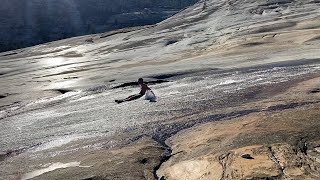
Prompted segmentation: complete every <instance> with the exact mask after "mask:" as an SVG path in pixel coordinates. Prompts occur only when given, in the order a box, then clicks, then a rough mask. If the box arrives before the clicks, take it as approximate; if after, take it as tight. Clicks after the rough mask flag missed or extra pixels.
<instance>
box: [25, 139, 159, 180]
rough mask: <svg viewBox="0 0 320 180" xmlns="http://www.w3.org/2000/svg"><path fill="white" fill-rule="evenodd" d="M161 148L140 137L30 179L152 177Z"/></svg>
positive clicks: (82, 179)
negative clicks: (77, 163)
mask: <svg viewBox="0 0 320 180" xmlns="http://www.w3.org/2000/svg"><path fill="white" fill-rule="evenodd" d="M164 152H165V148H164V147H162V146H161V145H159V144H158V143H157V142H155V141H153V140H152V139H150V138H142V139H139V140H138V141H136V142H134V143H132V144H130V145H127V146H126V147H122V148H113V149H111V150H110V149H101V150H98V151H95V152H94V153H90V152H89V153H87V154H83V155H82V156H81V157H77V161H81V166H79V167H70V168H64V169H63V168H62V169H57V170H55V171H50V172H47V173H45V174H42V175H40V176H37V177H34V178H33V179H35V180H36V179H39V180H41V179H47V180H54V179H74V180H76V179H77V180H79V179H81V180H89V179H90V180H108V179H132V180H134V179H148V180H152V179H154V174H153V171H154V167H155V166H156V165H157V164H158V163H159V162H160V159H161V158H162V156H163V154H164ZM67 159H69V158H67ZM62 162H63V160H62ZM22 178H23V176H22Z"/></svg>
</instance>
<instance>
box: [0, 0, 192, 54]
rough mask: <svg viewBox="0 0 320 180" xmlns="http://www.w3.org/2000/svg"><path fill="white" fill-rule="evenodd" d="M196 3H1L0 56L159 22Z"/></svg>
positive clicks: (164, 0)
mask: <svg viewBox="0 0 320 180" xmlns="http://www.w3.org/2000/svg"><path fill="white" fill-rule="evenodd" d="M197 1H198V0H152V1H151V0H119V1H113V0H4V1H1V6H0V27H1V28H0V52H3V51H8V50H13V49H17V48H23V47H27V46H32V45H36V44H40V43H45V42H50V41H54V40H59V39H64V38H68V37H73V36H79V35H85V34H92V33H101V32H105V31H110V30H114V29H119V28H125V27H132V26H141V25H148V24H154V23H157V22H160V21H161V20H163V19H165V18H167V17H169V16H171V15H173V14H174V13H176V12H178V11H179V10H181V9H182V8H184V7H187V6H189V5H192V4H194V3H195V2H197Z"/></svg>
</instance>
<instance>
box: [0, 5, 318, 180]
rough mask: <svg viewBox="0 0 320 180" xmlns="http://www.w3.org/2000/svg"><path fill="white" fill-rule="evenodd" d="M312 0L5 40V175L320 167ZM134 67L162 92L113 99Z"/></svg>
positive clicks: (0, 81)
mask: <svg viewBox="0 0 320 180" xmlns="http://www.w3.org/2000/svg"><path fill="white" fill-rule="evenodd" d="M318 10H319V3H317V2H316V1H283V2H282V1H281V2H280V1H266V0H259V1H253V0H252V1H251V0H249V1H245V2H244V1H228V0H226V1H215V0H208V1H200V2H199V3H197V4H195V5H194V6H192V7H190V8H188V9H186V10H184V11H181V12H180V13H178V14H177V15H175V16H173V17H171V18H169V19H167V20H165V21H163V22H161V23H159V24H157V25H154V26H148V27H139V28H132V29H130V30H124V31H117V32H113V33H105V34H96V35H90V36H84V37H75V38H71V39H65V40H62V41H57V42H52V43H49V44H46V45H40V46H35V47H31V48H26V49H23V50H19V51H16V52H8V53H2V54H0V85H1V86H0V94H1V95H7V94H8V96H6V97H5V98H1V100H0V128H1V129H0V137H1V138H0V154H1V156H0V158H1V161H0V175H1V177H0V179H17V178H18V179H28V177H30V178H31V177H32V178H34V179H130V178H131V179H308V178H309V179H319V174H318V172H317V170H318V169H319V164H318V163H319V151H320V150H319V147H320V146H319V143H318V142H319V112H320V111H319V102H320V99H319V95H320V94H319V93H317V89H318V88H319V87H320V84H319V82H320V80H319V72H320V64H319V62H320V61H319V59H320V54H319V53H320V51H319V41H318V39H319V38H318V36H319V27H320V26H319V25H320V24H319V11H318ZM140 77H143V78H145V79H146V80H147V81H154V83H151V84H149V85H150V87H151V88H152V90H153V91H154V93H155V94H156V96H157V102H156V103H150V102H148V101H144V100H143V99H139V100H136V101H132V102H128V103H122V104H115V103H114V100H115V99H119V98H124V97H127V96H129V95H132V94H135V93H137V92H139V88H138V87H137V86H136V84H135V82H136V80H137V79H138V78H140ZM159 82H161V83H159ZM117 86H119V87H118V88H113V87H117ZM20 150H21V151H20ZM8 152H12V153H9V154H7V153H8ZM244 154H249V155H250V157H251V158H249V156H247V158H243V157H241V155H244ZM291 160H292V161H291ZM44 172H45V173H44Z"/></svg>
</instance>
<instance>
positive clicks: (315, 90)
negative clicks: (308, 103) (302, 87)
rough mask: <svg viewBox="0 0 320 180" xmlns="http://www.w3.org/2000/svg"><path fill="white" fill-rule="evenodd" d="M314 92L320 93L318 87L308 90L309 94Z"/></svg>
mask: <svg viewBox="0 0 320 180" xmlns="http://www.w3.org/2000/svg"><path fill="white" fill-rule="evenodd" d="M316 93H320V88H315V89H312V90H311V91H309V94H316Z"/></svg>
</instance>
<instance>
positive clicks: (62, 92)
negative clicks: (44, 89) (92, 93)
mask: <svg viewBox="0 0 320 180" xmlns="http://www.w3.org/2000/svg"><path fill="white" fill-rule="evenodd" d="M52 91H56V92H59V93H61V94H66V93H68V92H71V91H72V90H70V89H53V90H52Z"/></svg>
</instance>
